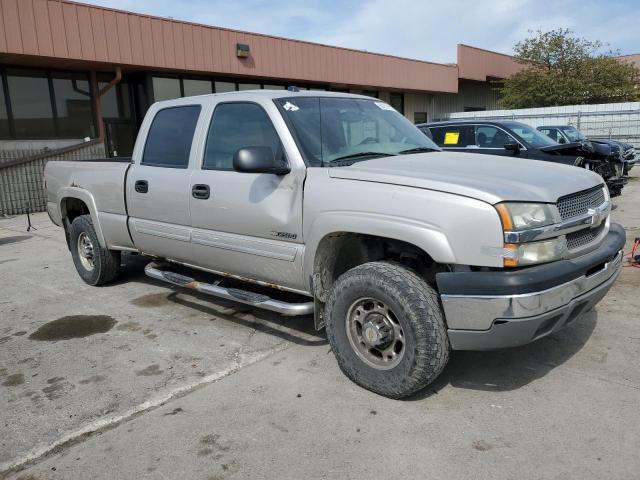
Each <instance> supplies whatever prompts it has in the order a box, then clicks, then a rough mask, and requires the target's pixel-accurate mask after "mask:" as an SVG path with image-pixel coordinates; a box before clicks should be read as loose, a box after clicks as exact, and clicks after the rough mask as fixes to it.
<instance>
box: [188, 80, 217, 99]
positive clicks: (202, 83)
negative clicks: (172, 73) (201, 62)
mask: <svg viewBox="0 0 640 480" xmlns="http://www.w3.org/2000/svg"><path fill="white" fill-rule="evenodd" d="M182 90H183V92H184V96H185V97H192V96H194V95H208V94H209V93H213V89H212V88H211V81H210V80H192V79H189V78H185V79H184V80H182Z"/></svg>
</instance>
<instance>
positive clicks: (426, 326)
mask: <svg viewBox="0 0 640 480" xmlns="http://www.w3.org/2000/svg"><path fill="white" fill-rule="evenodd" d="M325 318H326V322H327V336H328V339H329V343H330V344H331V349H332V350H333V353H334V354H335V356H336V359H337V361H338V365H339V366H340V369H341V370H342V371H343V373H344V374H345V375H346V376H347V377H349V378H350V379H351V380H353V381H354V382H355V383H357V384H358V385H360V386H362V387H364V388H366V389H368V390H371V391H373V392H375V393H378V394H380V395H384V396H385V397H390V398H404V397H408V396H410V395H413V394H415V393H417V392H419V391H420V390H422V389H423V388H425V387H426V386H427V385H429V384H430V383H431V382H432V381H433V380H435V379H436V377H437V376H438V375H439V374H440V373H441V372H442V370H443V368H444V367H445V365H446V364H447V362H448V360H449V340H448V337H447V330H446V327H445V323H444V318H443V315H442V311H441V309H440V306H439V302H438V295H437V293H436V292H435V291H434V290H433V289H432V288H431V287H430V286H429V285H427V283H426V282H425V281H424V280H423V279H422V278H420V277H419V276H418V275H416V273H415V272H413V271H412V270H410V269H408V268H405V267H403V266H401V265H398V264H394V263H389V262H371V263H366V264H364V265H360V266H358V267H355V268H353V269H351V270H349V271H348V272H346V273H345V274H343V275H342V276H341V277H340V278H338V280H337V281H336V282H335V284H334V285H333V288H332V289H331V293H330V295H329V299H328V300H327V304H326V311H325Z"/></svg>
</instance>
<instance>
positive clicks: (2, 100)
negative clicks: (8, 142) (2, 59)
mask: <svg viewBox="0 0 640 480" xmlns="http://www.w3.org/2000/svg"><path fill="white" fill-rule="evenodd" d="M4 87H5V84H4V79H3V78H2V76H0V138H9V137H10V136H11V130H9V115H8V113H7V99H6V97H5V94H4V89H5V88H4Z"/></svg>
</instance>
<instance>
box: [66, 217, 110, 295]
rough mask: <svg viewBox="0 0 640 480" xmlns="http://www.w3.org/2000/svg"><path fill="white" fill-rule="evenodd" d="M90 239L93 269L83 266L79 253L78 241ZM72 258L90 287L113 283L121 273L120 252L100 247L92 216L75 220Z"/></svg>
mask: <svg viewBox="0 0 640 480" xmlns="http://www.w3.org/2000/svg"><path fill="white" fill-rule="evenodd" d="M83 234H84V235H85V236H86V237H88V239H89V241H90V242H91V244H92V246H93V258H92V261H93V268H92V269H89V268H87V267H86V266H85V265H84V264H83V260H82V258H81V256H80V253H79V251H78V239H79V238H80V236H81V235H83ZM69 239H70V242H69V246H70V249H71V257H72V258H73V263H74V265H75V266H76V270H77V271H78V275H80V277H81V278H82V280H84V281H85V283H88V284H89V285H94V286H95V285H104V284H105V283H109V282H111V281H113V280H114V279H115V278H116V277H117V276H118V274H119V273H120V252H117V251H113V250H107V249H106V248H103V247H101V246H100V242H99V241H98V236H97V235H96V231H95V229H94V228H93V222H92V221H91V216H90V215H80V216H79V217H76V218H75V219H74V220H73V223H72V224H71V228H70V232H69Z"/></svg>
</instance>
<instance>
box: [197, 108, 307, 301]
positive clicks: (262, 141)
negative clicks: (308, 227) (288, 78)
mask: <svg viewBox="0 0 640 480" xmlns="http://www.w3.org/2000/svg"><path fill="white" fill-rule="evenodd" d="M267 109H271V110H272V117H270V116H269V114H268V113H267ZM272 118H274V119H276V120H279V121H280V122H282V127H283V128H285V127H284V123H283V122H284V121H283V120H282V118H281V117H280V114H279V113H278V111H277V110H276V107H275V105H274V104H272V103H271V104H268V105H264V106H263V105H260V104H258V103H254V102H248V101H234V102H219V103H217V104H216V105H215V107H214V110H213V113H212V115H211V121H210V123H209V125H208V127H207V131H206V133H205V134H204V135H206V138H205V141H204V142H203V146H202V153H201V154H200V155H199V162H198V165H197V166H196V170H195V171H194V175H193V177H192V179H191V188H192V189H193V192H194V194H193V195H192V196H191V198H190V209H191V223H192V226H193V240H192V241H193V249H194V255H195V261H196V262H197V264H198V265H200V266H204V267H206V268H208V269H211V270H214V271H216V272H220V273H229V274H233V275H238V276H242V277H247V278H251V279H254V280H259V281H265V282H269V283H276V284H279V285H283V286H285V287H289V288H292V289H299V290H303V289H304V288H305V287H304V281H303V278H302V251H303V244H302V193H303V182H304V178H305V174H306V170H305V169H304V168H303V167H301V166H299V165H298V166H296V165H293V164H292V165H291V172H290V173H288V174H286V175H274V174H258V173H240V172H236V171H234V170H233V156H234V154H235V152H236V151H237V150H239V149H240V148H244V147H253V146H267V147H269V148H271V150H272V151H273V153H274V154H275V156H276V158H277V159H280V160H281V161H282V162H288V160H287V155H286V152H285V149H284V146H283V142H282V140H281V139H280V137H279V135H278V133H277V131H276V129H275V127H274V125H273V122H272ZM291 141H292V140H291ZM198 189H199V190H198ZM205 190H206V191H207V192H208V195H200V194H196V192H197V191H205Z"/></svg>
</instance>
